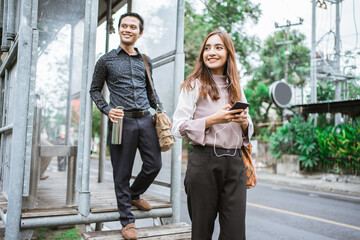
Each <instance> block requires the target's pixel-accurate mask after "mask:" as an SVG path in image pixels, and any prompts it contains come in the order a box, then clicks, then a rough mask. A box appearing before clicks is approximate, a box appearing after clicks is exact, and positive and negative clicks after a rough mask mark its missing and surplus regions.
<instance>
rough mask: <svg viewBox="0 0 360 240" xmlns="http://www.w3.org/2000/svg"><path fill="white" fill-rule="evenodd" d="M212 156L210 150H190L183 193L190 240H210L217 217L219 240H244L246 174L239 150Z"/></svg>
mask: <svg viewBox="0 0 360 240" xmlns="http://www.w3.org/2000/svg"><path fill="white" fill-rule="evenodd" d="M216 154H217V155H218V156H221V155H222V156H221V157H218V156H216ZM216 154H215V153H214V147H212V146H194V147H193V151H192V152H191V153H190V155H189V160H188V167H187V170H186V176H185V191H186V194H187V203H188V210H189V215H190V218H191V221H192V238H191V239H193V240H211V239H212V234H213V230H214V223H215V219H216V216H217V214H219V223H220V236H219V240H245V211H246V173H245V168H244V161H243V159H242V153H241V150H240V149H230V150H227V149H222V148H216ZM229 155H234V156H229Z"/></svg>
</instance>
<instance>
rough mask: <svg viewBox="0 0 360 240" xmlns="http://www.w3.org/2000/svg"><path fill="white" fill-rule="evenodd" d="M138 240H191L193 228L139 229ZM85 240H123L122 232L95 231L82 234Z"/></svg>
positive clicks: (174, 225)
mask: <svg viewBox="0 0 360 240" xmlns="http://www.w3.org/2000/svg"><path fill="white" fill-rule="evenodd" d="M136 230H137V232H138V236H139V238H138V239H144V240H145V239H146V240H190V239H191V226H190V225H189V224H187V223H184V222H181V223H173V224H168V225H161V226H154V227H144V228H137V229H136ZM82 236H83V239H85V240H123V239H124V238H123V236H122V235H121V231H120V230H111V231H95V232H87V233H83V234H82Z"/></svg>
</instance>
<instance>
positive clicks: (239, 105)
mask: <svg viewBox="0 0 360 240" xmlns="http://www.w3.org/2000/svg"><path fill="white" fill-rule="evenodd" d="M249 106H250V104H249V103H246V102H240V101H237V102H236V103H235V104H234V105H233V106H232V107H231V108H230V109H229V110H235V109H246V108H247V107H249Z"/></svg>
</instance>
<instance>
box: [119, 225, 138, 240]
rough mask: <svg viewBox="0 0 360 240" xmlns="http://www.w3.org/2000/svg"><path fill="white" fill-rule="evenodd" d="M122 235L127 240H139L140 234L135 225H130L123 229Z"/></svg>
mask: <svg viewBox="0 0 360 240" xmlns="http://www.w3.org/2000/svg"><path fill="white" fill-rule="evenodd" d="M121 234H122V235H123V237H124V238H125V239H127V240H137V239H138V234H137V232H136V229H135V223H129V224H128V225H126V226H125V227H123V228H122V229H121Z"/></svg>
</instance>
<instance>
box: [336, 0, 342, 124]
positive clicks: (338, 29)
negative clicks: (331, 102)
mask: <svg viewBox="0 0 360 240" xmlns="http://www.w3.org/2000/svg"><path fill="white" fill-rule="evenodd" d="M335 28H336V30H335V74H340V0H336V27H335ZM340 98H341V82H340V81H336V83H335V100H340ZM340 119H341V113H335V126H337V125H339V124H340Z"/></svg>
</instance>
